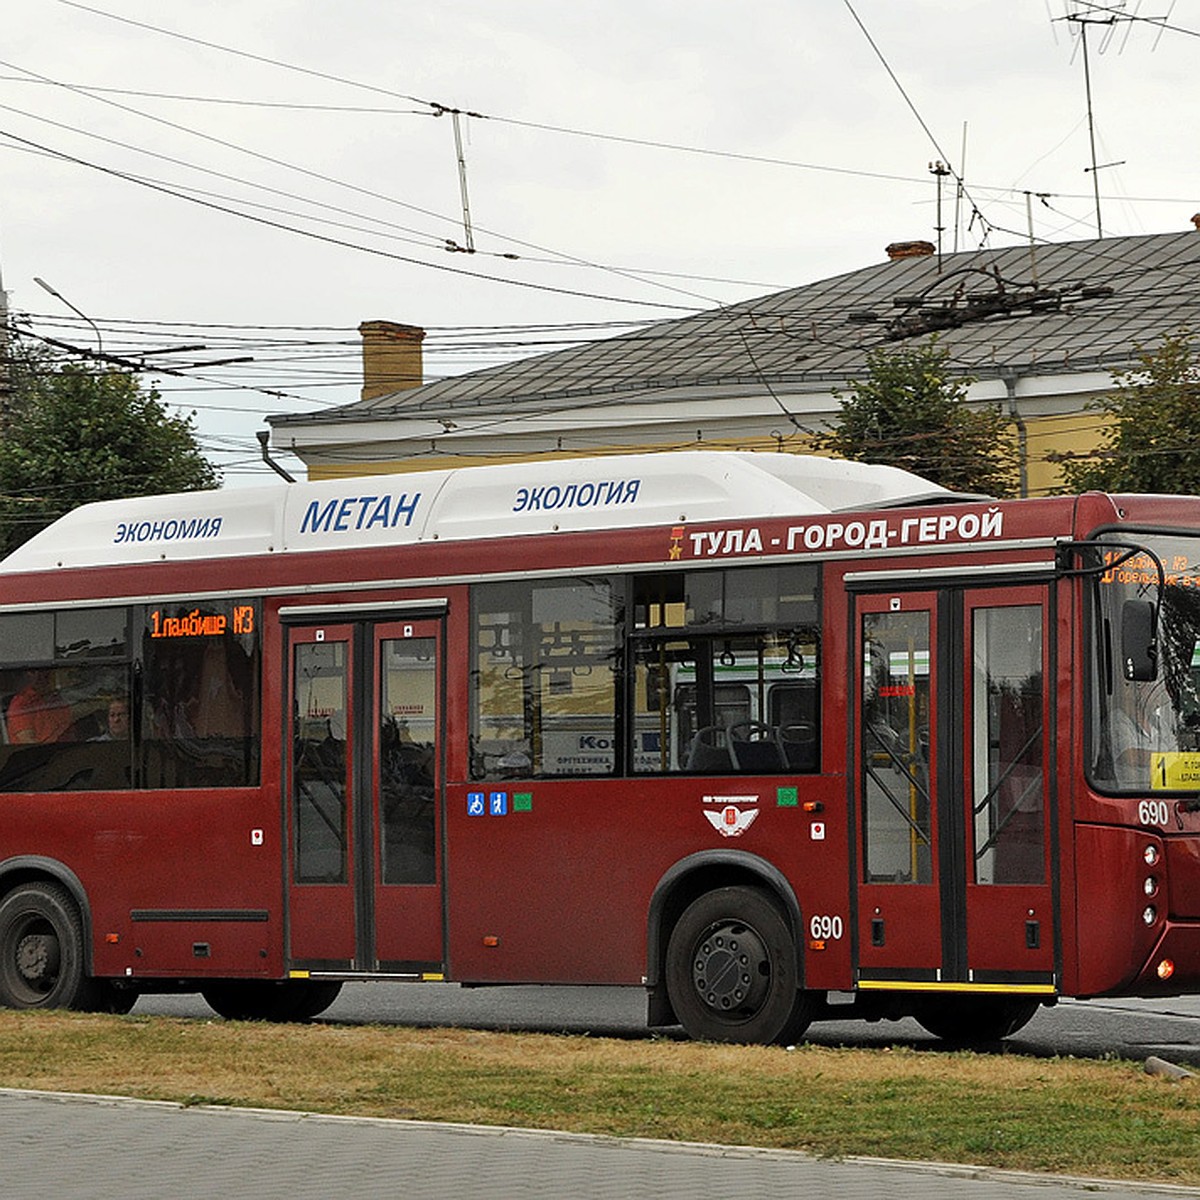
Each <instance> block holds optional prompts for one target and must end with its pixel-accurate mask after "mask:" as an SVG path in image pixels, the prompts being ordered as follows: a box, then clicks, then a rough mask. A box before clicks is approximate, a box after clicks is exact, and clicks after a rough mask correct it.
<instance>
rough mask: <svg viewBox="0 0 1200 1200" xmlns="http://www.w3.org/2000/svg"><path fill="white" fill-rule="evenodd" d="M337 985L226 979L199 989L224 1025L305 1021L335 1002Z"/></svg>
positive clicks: (302, 981) (294, 981)
mask: <svg viewBox="0 0 1200 1200" xmlns="http://www.w3.org/2000/svg"><path fill="white" fill-rule="evenodd" d="M341 990H342V985H341V984H340V983H336V982H325V981H314V980H309V979H289V980H286V981H283V982H278V983H277V982H274V981H272V980H265V979H225V980H221V981H220V982H214V983H210V984H208V985H207V986H205V987H203V988H201V991H200V994H201V995H202V996H203V997H204V999H205V1001H206V1002H207V1003H208V1006H209V1007H210V1008H211V1009H212V1010H213V1011H214V1012H215V1013H216V1014H217V1015H218V1016H221V1017H224V1018H225V1019H226V1020H227V1021H278V1022H285V1021H308V1020H311V1019H312V1018H313V1017H315V1016H318V1015H319V1014H320V1013H323V1012H324V1011H325V1010H326V1009H327V1008H328V1007H329V1006H330V1005H331V1004H332V1003H333V1002H334V1001H335V1000H336V999H337V998H338V993H339V992H340V991H341Z"/></svg>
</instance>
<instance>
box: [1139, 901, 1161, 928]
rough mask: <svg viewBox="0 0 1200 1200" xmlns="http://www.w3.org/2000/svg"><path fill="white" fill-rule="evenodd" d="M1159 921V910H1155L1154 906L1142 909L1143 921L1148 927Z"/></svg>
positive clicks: (1149, 905) (1148, 905) (1150, 905)
mask: <svg viewBox="0 0 1200 1200" xmlns="http://www.w3.org/2000/svg"><path fill="white" fill-rule="evenodd" d="M1157 920H1158V909H1157V908H1155V907H1154V905H1153V904H1147V905H1146V907H1145V908H1143V909H1142V921H1143V922H1144V923H1145V924H1146V925H1153V924H1154V922H1155V921H1157Z"/></svg>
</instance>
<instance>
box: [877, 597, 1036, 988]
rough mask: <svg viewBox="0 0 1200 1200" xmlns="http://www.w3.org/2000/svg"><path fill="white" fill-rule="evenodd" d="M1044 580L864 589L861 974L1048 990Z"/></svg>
mask: <svg viewBox="0 0 1200 1200" xmlns="http://www.w3.org/2000/svg"><path fill="white" fill-rule="evenodd" d="M1047 608H1048V592H1047V589H1046V588H1044V587H1037V586H1021V587H1005V588H1003V589H1001V588H994V589H966V588H946V589H943V590H940V591H938V592H937V593H930V592H894V593H892V594H890V595H881V596H860V597H859V599H858V604H857V615H856V620H857V643H856V644H857V649H856V651H855V654H856V657H857V673H856V684H857V694H856V719H855V753H856V763H855V780H856V782H855V797H856V804H855V810H856V817H857V820H858V837H857V851H858V861H857V863H856V871H857V888H858V896H857V903H858V909H857V919H856V922H855V935H856V939H857V964H858V985H859V987H860V988H864V989H868V990H871V989H886V990H893V991H895V990H899V991H904V990H909V991H915V992H920V991H939V990H945V991H958V992H972V991H974V992H988V991H997V990H1003V991H1008V992H1018V993H1028V994H1030V995H1040V994H1049V993H1051V992H1053V990H1054V986H1053V985H1054V969H1055V945H1056V940H1057V939H1056V923H1055V919H1054V907H1053V895H1052V889H1051V882H1050V880H1051V873H1050V862H1051V855H1050V835H1051V830H1052V827H1053V822H1052V820H1051V819H1050V817H1049V816H1048V813H1047V803H1046V801H1047V798H1048V796H1049V795H1050V773H1049V761H1048V753H1049V747H1050V746H1051V745H1052V744H1053V738H1054V734H1053V723H1052V721H1051V720H1050V719H1049V718H1050V717H1052V715H1053V709H1052V706H1051V703H1050V690H1049V688H1050V684H1049V680H1050V678H1051V672H1050V669H1049V661H1050V660H1049V652H1048V647H1047V638H1046V634H1045V630H1046V629H1047V628H1048V624H1047V621H1046V613H1047Z"/></svg>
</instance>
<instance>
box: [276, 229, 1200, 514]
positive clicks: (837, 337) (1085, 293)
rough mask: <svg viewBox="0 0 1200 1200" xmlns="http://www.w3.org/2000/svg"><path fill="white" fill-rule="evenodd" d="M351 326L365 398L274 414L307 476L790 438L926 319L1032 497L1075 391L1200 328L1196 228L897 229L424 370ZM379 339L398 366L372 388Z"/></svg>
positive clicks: (1080, 395)
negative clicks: (610, 320)
mask: <svg viewBox="0 0 1200 1200" xmlns="http://www.w3.org/2000/svg"><path fill="white" fill-rule="evenodd" d="M362 329H363V332H364V338H365V339H366V340H364V348H365V354H364V362H365V371H366V374H367V376H368V379H367V386H366V387H365V388H364V396H365V397H366V398H364V399H362V400H360V401H357V402H355V403H352V404H347V405H343V406H341V407H337V408H332V409H329V410H327V411H325V412H322V413H319V414H311V413H310V414H305V415H303V416H300V415H295V416H292V415H288V416H281V417H274V418H272V419H271V424H272V426H273V438H272V441H273V445H274V447H275V448H276V449H289V450H293V451H294V452H295V453H296V454H298V455H299V456H300V458H301V459H302V460H303V461H304V462H305V463H306V465H307V466H308V469H309V474H310V476H311V477H313V478H319V477H331V476H338V475H346V474H360V473H365V472H372V473H373V472H378V471H390V470H405V469H423V468H429V467H446V466H455V465H464V464H467V463H472V462H479V461H488V462H495V461H498V460H500V461H502V460H506V459H525V458H531V457H536V456H545V455H552V456H574V455H579V454H600V453H625V452H634V451H645V450H668V449H697V448H701V449H703V448H713V449H718V448H719V449H739V450H785V451H786V450H795V451H804V450H806V449H808V448H809V447H808V445H807V442H808V438H809V435H810V434H811V433H812V432H814V431H816V430H819V429H821V428H822V427H824V426H825V425H826V424H827V423H828V421H829V419H830V418H831V417H832V416H833V415H834V414H835V413H836V412H837V408H838V400H837V396H836V393H837V392H838V391H839V390H840V391H843V392H844V391H846V390H847V389H848V387H849V385H850V383H851V381H852V380H854V379H855V378H862V377H863V375H864V374H865V371H866V355H867V354H868V352H869V351H871V350H874V349H877V348H880V347H887V346H889V345H896V346H901V345H905V344H912V342H913V341H914V340H916V339H920V340H925V339H927V338H928V337H929V336H930V335H931V334H935V333H936V334H937V335H938V338H939V344H940V345H941V346H942V347H943V348H945V349H946V350H948V351H949V353H950V361H951V363H952V364H953V366H954V367H955V368H956V369H957V370H959V371H961V373H962V374H963V375H964V376H967V377H970V378H972V379H973V380H974V382H973V383H972V384H971V386H970V389H969V392H968V399H969V400H970V401H971V402H978V403H987V402H991V403H999V404H1002V405H1004V406H1005V408H1006V409H1007V410H1008V411H1009V412H1010V413H1011V415H1012V416H1013V418H1014V421H1015V424H1016V427H1017V429H1018V431H1019V436H1020V443H1021V450H1022V458H1023V489H1024V490H1025V491H1026V492H1027V493H1029V494H1034V495H1036V494H1040V493H1044V492H1046V491H1048V490H1050V489H1052V488H1053V487H1054V485H1055V483H1056V482H1057V474H1058V468H1057V466H1056V465H1055V458H1056V456H1057V455H1059V454H1062V453H1072V452H1080V451H1086V450H1087V449H1088V448H1090V447H1091V446H1094V444H1095V439H1096V431H1097V416H1096V414H1095V413H1093V412H1090V411H1089V410H1088V408H1087V406H1088V403H1089V402H1090V401H1092V400H1094V399H1096V398H1097V397H1099V396H1102V395H1103V394H1105V392H1107V391H1110V390H1111V388H1112V385H1113V372H1114V370H1118V371H1119V370H1121V369H1122V368H1127V367H1129V366H1130V365H1132V364H1133V363H1134V362H1135V355H1136V352H1137V350H1138V348H1139V347H1146V348H1152V347H1154V346H1156V345H1157V344H1158V343H1159V342H1160V340H1161V338H1162V337H1163V335H1164V334H1171V333H1177V332H1179V331H1181V330H1191V331H1195V330H1197V329H1200V231H1198V230H1189V231H1187V232H1181V233H1165V234H1149V235H1142V236H1132V237H1113V238H1104V239H1100V240H1097V239H1089V240H1086V241H1077V242H1063V243H1057V244H1049V245H1047V244H1042V245H1032V246H1030V245H1026V246H1008V247H1004V248H1002V249H980V250H969V251H962V252H958V253H953V254H943V255H938V254H937V253H936V252H934V248H933V247H932V246H931V245H929V244H928V243H900V244H896V245H893V246H890V247H888V257H887V259H886V260H885V261H883V262H879V263H875V264H873V265H871V266H868V267H863V268H861V269H859V270H857V271H851V272H849V273H848V274H845V275H838V276H836V277H834V278H832V279H825V280H820V281H818V282H816V283H810V284H804V285H802V286H800V287H795V288H789V289H787V290H786V291H782V292H775V293H773V294H771V295H767V296H761V297H758V298H756V299H753V300H748V301H744V302H742V303H738V304H732V305H729V306H727V307H723V308H719V309H714V310H711V311H705V312H700V313H696V314H694V315H688V316H684V317H679V318H674V319H670V320H663V321H657V322H654V323H653V324H648V325H645V326H644V327H641V328H636V329H634V330H632V331H630V332H626V333H622V334H620V335H619V336H616V337H608V338H604V339H602V340H598V341H589V342H585V343H582V344H579V345H576V346H572V347H570V348H567V349H561V350H556V351H553V352H551V353H544V354H538V355H535V356H532V357H529V358H524V359H521V360H518V361H514V362H508V363H504V364H502V365H500V366H494V367H489V368H486V369H484V370H479V371H473V372H471V373H469V374H464V375H459V376H453V377H449V378H445V379H440V380H437V381H436V382H431V383H423V384H422V383H420V378H421V371H420V360H419V353H420V337H421V331H420V330H416V329H413V328H411V327H406V326H392V325H389V324H388V323H387V322H372V323H368V324H367V325H364V326H363V327H362ZM368 333H370V335H371V336H370V337H368ZM389 336H390V337H391V338H392V340H393V343H395V345H394V346H393V348H394V349H395V348H397V347H398V348H399V350H400V351H401V352H402V353H403V354H404V355H407V356H408V357H406V358H403V359H402V361H403V363H405V364H407V365H406V366H402V367H401V369H400V370H399V372H398V373H397V374H396V377H395V378H393V380H392V382H391V383H390V384H389V383H387V382H385V383H384V384H383V385H382V386H381V385H380V383H379V380H378V378H375V379H374V383H373V386H372V378H371V377H372V376H373V375H374V376H378V374H379V363H380V362H381V361H383V360H381V359H379V358H378V355H377V351H378V349H379V347H380V346H381V345H383V344H385V343H386V342H387V340H388V338H389ZM371 341H373V342H374V349H373V350H372V349H370V347H369V345H368V343H369V342H371ZM390 367H391V369H393V371H394V367H395V363H394V361H393V362H392V363H391V364H390ZM394 373H395V372H394ZM405 375H406V376H407V378H401V377H400V376H405ZM413 385H415V386H413Z"/></svg>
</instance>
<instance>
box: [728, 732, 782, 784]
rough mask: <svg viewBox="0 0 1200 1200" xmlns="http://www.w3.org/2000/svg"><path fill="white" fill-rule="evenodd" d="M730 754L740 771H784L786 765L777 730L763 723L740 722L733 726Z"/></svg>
mask: <svg viewBox="0 0 1200 1200" xmlns="http://www.w3.org/2000/svg"><path fill="white" fill-rule="evenodd" d="M729 753H730V755H731V756H732V758H733V765H734V767H735V768H736V769H737V770H739V771H744V772H749V773H753V772H755V771H782V770H783V768H784V765H785V764H784V761H783V751H782V750H781V749H780V746H779V743H778V742H777V741H776V734H775V730H774V729H772V728H771V726H770V725H765V724H763V722H762V721H739V722H738V723H737V724H736V725H731V726H730V727H729Z"/></svg>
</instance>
